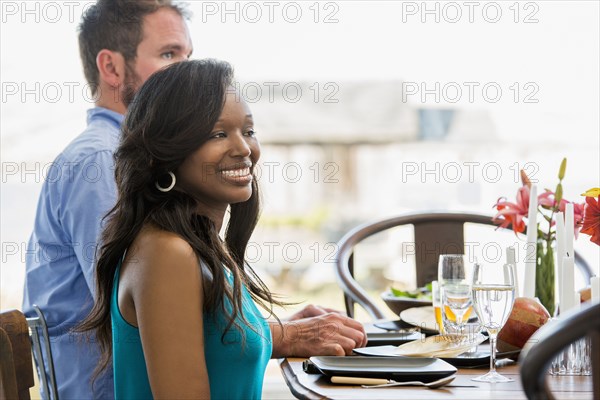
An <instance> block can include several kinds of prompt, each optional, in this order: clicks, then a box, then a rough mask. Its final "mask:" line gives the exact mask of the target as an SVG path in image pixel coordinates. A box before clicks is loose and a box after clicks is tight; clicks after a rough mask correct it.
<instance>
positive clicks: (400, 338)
mask: <svg viewBox="0 0 600 400" xmlns="http://www.w3.org/2000/svg"><path fill="white" fill-rule="evenodd" d="M423 337H424V335H423V334H422V333H421V332H417V331H409V332H407V331H404V332H403V331H400V332H394V331H390V332H367V340H368V342H367V346H386V345H392V346H399V345H401V344H404V343H408V342H412V341H413V340H421V339H423Z"/></svg>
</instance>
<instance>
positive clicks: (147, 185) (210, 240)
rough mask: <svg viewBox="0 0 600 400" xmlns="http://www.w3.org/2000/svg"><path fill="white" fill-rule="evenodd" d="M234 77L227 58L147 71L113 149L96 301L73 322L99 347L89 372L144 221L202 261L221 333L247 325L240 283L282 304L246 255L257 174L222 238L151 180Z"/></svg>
mask: <svg viewBox="0 0 600 400" xmlns="http://www.w3.org/2000/svg"><path fill="white" fill-rule="evenodd" d="M232 79H233V70H232V68H231V66H230V65H229V64H227V63H225V62H221V61H216V60H196V61H187V62H181V63H176V64H173V65H171V66H169V67H167V68H166V69H164V70H161V71H159V72H157V73H155V74H154V75H152V76H151V77H150V78H149V79H148V80H147V81H146V83H145V84H144V85H143V86H142V87H141V89H140V90H139V92H138V94H137V95H136V97H135V100H134V102H133V103H132V104H131V105H130V107H129V112H128V114H127V117H126V120H125V122H124V125H123V128H122V139H121V143H120V146H119V148H118V150H117V152H116V153H115V178H116V182H117V189H118V200H117V204H116V205H115V206H114V208H113V209H112V210H111V211H110V212H109V213H108V214H107V225H106V227H105V229H104V231H103V233H102V238H101V240H102V241H101V243H102V246H101V248H100V251H99V254H98V258H97V265H96V301H95V304H94V307H93V308H92V310H91V312H90V314H89V315H88V316H87V318H86V319H85V320H84V321H83V322H82V323H81V325H80V326H79V327H78V328H77V330H78V331H93V332H94V333H95V336H96V339H97V341H98V343H99V345H100V349H101V350H102V356H101V360H100V363H99V365H98V368H97V369H96V373H95V376H98V374H99V373H100V372H102V371H103V370H104V369H106V367H107V366H108V365H109V363H110V361H111V359H112V333H111V319H110V303H111V294H112V291H113V279H114V277H115V272H116V269H117V266H118V264H119V262H120V260H121V258H122V257H123V254H124V252H125V250H126V249H127V248H128V247H129V246H130V245H131V244H132V243H133V241H134V239H135V238H136V236H137V235H138V234H139V232H140V230H141V229H142V227H143V226H144V225H145V224H151V225H154V226H156V227H158V228H159V229H162V230H165V231H169V232H173V233H175V234H177V235H179V236H180V237H181V238H183V239H184V240H186V241H187V242H188V243H189V244H190V246H191V247H192V248H193V249H194V251H195V253H196V255H197V256H198V259H199V260H202V263H203V264H205V265H206V267H208V269H209V270H210V274H205V273H203V274H202V277H203V289H204V312H208V313H213V312H222V313H223V314H224V315H225V317H226V321H227V322H228V323H227V326H226V328H225V332H224V333H223V337H224V335H225V333H226V332H227V331H228V330H229V329H231V328H232V327H239V323H238V322H237V321H239V320H240V318H241V321H242V323H245V324H247V321H246V319H245V318H244V316H243V314H242V311H241V310H242V295H241V294H242V292H241V289H242V286H243V285H245V286H246V287H247V288H248V291H249V292H250V295H251V296H252V298H253V299H254V300H255V301H256V302H257V303H259V305H261V306H262V307H263V308H265V309H266V310H268V311H269V312H270V313H271V314H272V306H273V304H278V305H280V304H282V303H281V302H279V301H276V300H275V299H274V298H273V296H272V295H271V293H270V292H269V290H268V288H267V287H266V286H265V285H264V283H263V282H262V281H261V280H260V278H259V277H258V276H257V275H256V274H255V273H254V271H253V270H252V268H250V267H249V266H248V265H247V264H246V263H245V261H244V255H245V252H246V246H247V244H248V241H249V239H250V236H251V234H252V232H253V230H254V228H255V226H256V223H257V221H258V215H259V192H258V185H257V184H256V179H254V180H253V182H252V196H251V197H250V199H249V200H247V201H245V202H243V203H238V204H232V205H231V206H230V218H229V223H228V225H227V230H226V234H225V242H224V243H223V242H222V241H221V239H220V238H219V232H218V231H217V228H216V227H215V224H214V223H213V221H211V220H210V219H209V218H207V217H206V216H201V215H197V201H196V199H195V198H194V197H192V196H191V195H190V194H187V193H185V192H182V191H179V190H171V191H170V192H168V193H163V192H161V191H159V190H157V188H156V186H155V183H156V182H157V181H158V180H161V179H163V178H164V176H165V174H166V173H167V172H168V171H176V170H177V168H178V167H179V165H181V163H182V162H183V161H184V160H185V159H186V158H187V157H188V156H189V155H190V154H192V153H193V152H195V151H196V150H197V149H198V148H199V147H200V146H202V144H204V143H205V142H206V141H207V140H208V138H209V137H210V134H211V132H212V129H213V127H214V125H215V124H216V122H217V120H218V119H219V116H220V115H221V111H222V110H223V106H224V103H225V96H226V91H227V90H228V88H229V87H230V85H231V83H232ZM167 185H168V183H167ZM198 267H199V268H200V263H199V265H198ZM224 267H225V268H226V269H228V270H229V271H230V272H231V274H232V277H233V285H232V286H231V285H228V284H227V283H226V281H227V280H226V277H225V274H224ZM208 280H210V281H208ZM225 299H226V300H225ZM226 303H229V304H230V307H226ZM250 328H252V327H250Z"/></svg>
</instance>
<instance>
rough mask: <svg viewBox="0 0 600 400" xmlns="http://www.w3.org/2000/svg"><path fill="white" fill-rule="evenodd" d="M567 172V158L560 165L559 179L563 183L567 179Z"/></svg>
mask: <svg viewBox="0 0 600 400" xmlns="http://www.w3.org/2000/svg"><path fill="white" fill-rule="evenodd" d="M566 170H567V158H566V157H565V158H563V160H562V162H561V163H560V168H559V169H558V179H560V180H561V181H562V180H563V179H564V177H565V171H566Z"/></svg>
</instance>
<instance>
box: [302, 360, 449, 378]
mask: <svg viewBox="0 0 600 400" xmlns="http://www.w3.org/2000/svg"><path fill="white" fill-rule="evenodd" d="M310 361H311V362H312V363H313V364H314V365H315V366H316V367H317V368H318V369H319V370H320V371H321V372H322V373H323V375H326V376H353V377H361V378H383V379H393V380H395V381H398V382H403V381H404V382H406V381H413V380H418V381H421V382H433V381H435V380H438V379H441V378H445V377H447V376H450V375H453V374H455V373H456V371H457V370H456V367H453V366H452V365H450V364H448V363H447V362H445V361H443V360H440V359H439V358H410V357H361V356H350V357H336V356H318V357H311V358H310Z"/></svg>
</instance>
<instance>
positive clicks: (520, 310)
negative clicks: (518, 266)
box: [498, 297, 550, 350]
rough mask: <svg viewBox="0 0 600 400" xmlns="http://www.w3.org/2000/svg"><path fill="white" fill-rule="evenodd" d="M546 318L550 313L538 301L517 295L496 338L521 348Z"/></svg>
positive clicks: (548, 317) (546, 320)
mask: <svg viewBox="0 0 600 400" xmlns="http://www.w3.org/2000/svg"><path fill="white" fill-rule="evenodd" d="M548 319H550V314H549V313H548V310H546V308H545V307H544V306H543V305H542V304H541V303H540V302H539V301H537V300H535V299H528V298H525V297H517V298H516V299H515V304H514V305H513V309H512V311H511V313H510V315H509V316H508V320H507V321H506V324H504V327H503V328H502V330H501V331H500V333H498V339H499V341H502V342H504V343H506V344H508V345H510V346H514V347H517V348H519V349H522V348H523V346H525V343H526V342H527V340H529V338H530V337H531V335H533V334H534V332H535V331H537V330H538V329H539V327H540V326H542V325H544V324H545V323H546V322H548ZM499 350H500V349H499Z"/></svg>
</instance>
